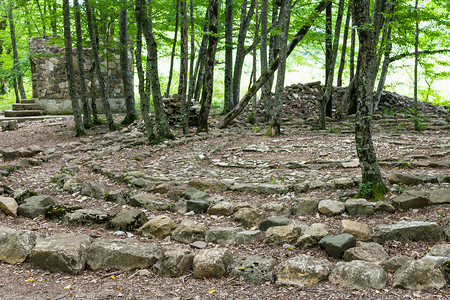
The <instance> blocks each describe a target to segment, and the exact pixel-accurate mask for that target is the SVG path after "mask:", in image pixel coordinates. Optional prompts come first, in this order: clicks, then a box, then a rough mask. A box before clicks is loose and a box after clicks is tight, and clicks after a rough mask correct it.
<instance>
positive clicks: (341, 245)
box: [319, 233, 356, 258]
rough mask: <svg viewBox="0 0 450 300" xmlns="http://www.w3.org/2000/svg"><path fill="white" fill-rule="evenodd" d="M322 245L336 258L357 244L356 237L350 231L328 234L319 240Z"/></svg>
mask: <svg viewBox="0 0 450 300" xmlns="http://www.w3.org/2000/svg"><path fill="white" fill-rule="evenodd" d="M319 245H320V247H322V248H323V249H325V251H326V252H327V253H328V255H330V256H331V257H334V258H341V257H342V254H343V253H344V252H345V251H346V250H347V249H350V248H352V247H355V245H356V238H355V237H354V236H353V235H351V234H348V233H342V234H339V235H327V236H325V237H324V238H322V239H321V240H320V241H319Z"/></svg>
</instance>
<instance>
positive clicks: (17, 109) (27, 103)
mask: <svg viewBox="0 0 450 300" xmlns="http://www.w3.org/2000/svg"><path fill="white" fill-rule="evenodd" d="M35 100H36V99H35V98H33V99H22V102H21V103H15V104H13V105H12V110H5V118H17V117H19V118H20V117H35V116H42V115H44V111H43V110H41V109H40V107H39V105H38V104H37V103H36V101H35Z"/></svg>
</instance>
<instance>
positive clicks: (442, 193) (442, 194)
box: [430, 189, 450, 204]
mask: <svg viewBox="0 0 450 300" xmlns="http://www.w3.org/2000/svg"><path fill="white" fill-rule="evenodd" d="M430 203H431V204H444V203H450V189H440V190H435V191H431V192H430Z"/></svg>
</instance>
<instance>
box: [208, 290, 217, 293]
mask: <svg viewBox="0 0 450 300" xmlns="http://www.w3.org/2000/svg"><path fill="white" fill-rule="evenodd" d="M215 292H216V291H215V290H209V291H208V294H214V293H215Z"/></svg>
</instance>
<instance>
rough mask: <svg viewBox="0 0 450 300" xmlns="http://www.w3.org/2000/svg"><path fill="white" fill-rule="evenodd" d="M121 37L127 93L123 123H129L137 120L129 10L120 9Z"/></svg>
mask: <svg viewBox="0 0 450 300" xmlns="http://www.w3.org/2000/svg"><path fill="white" fill-rule="evenodd" d="M119 39H120V69H121V75H122V82H123V91H124V94H125V105H126V107H127V115H126V116H125V119H124V120H123V121H122V124H124V125H129V124H131V123H133V122H134V120H136V107H135V103H134V87H133V80H132V77H131V73H130V60H129V58H128V30H127V10H126V9H124V10H122V9H121V10H120V11H119Z"/></svg>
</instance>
